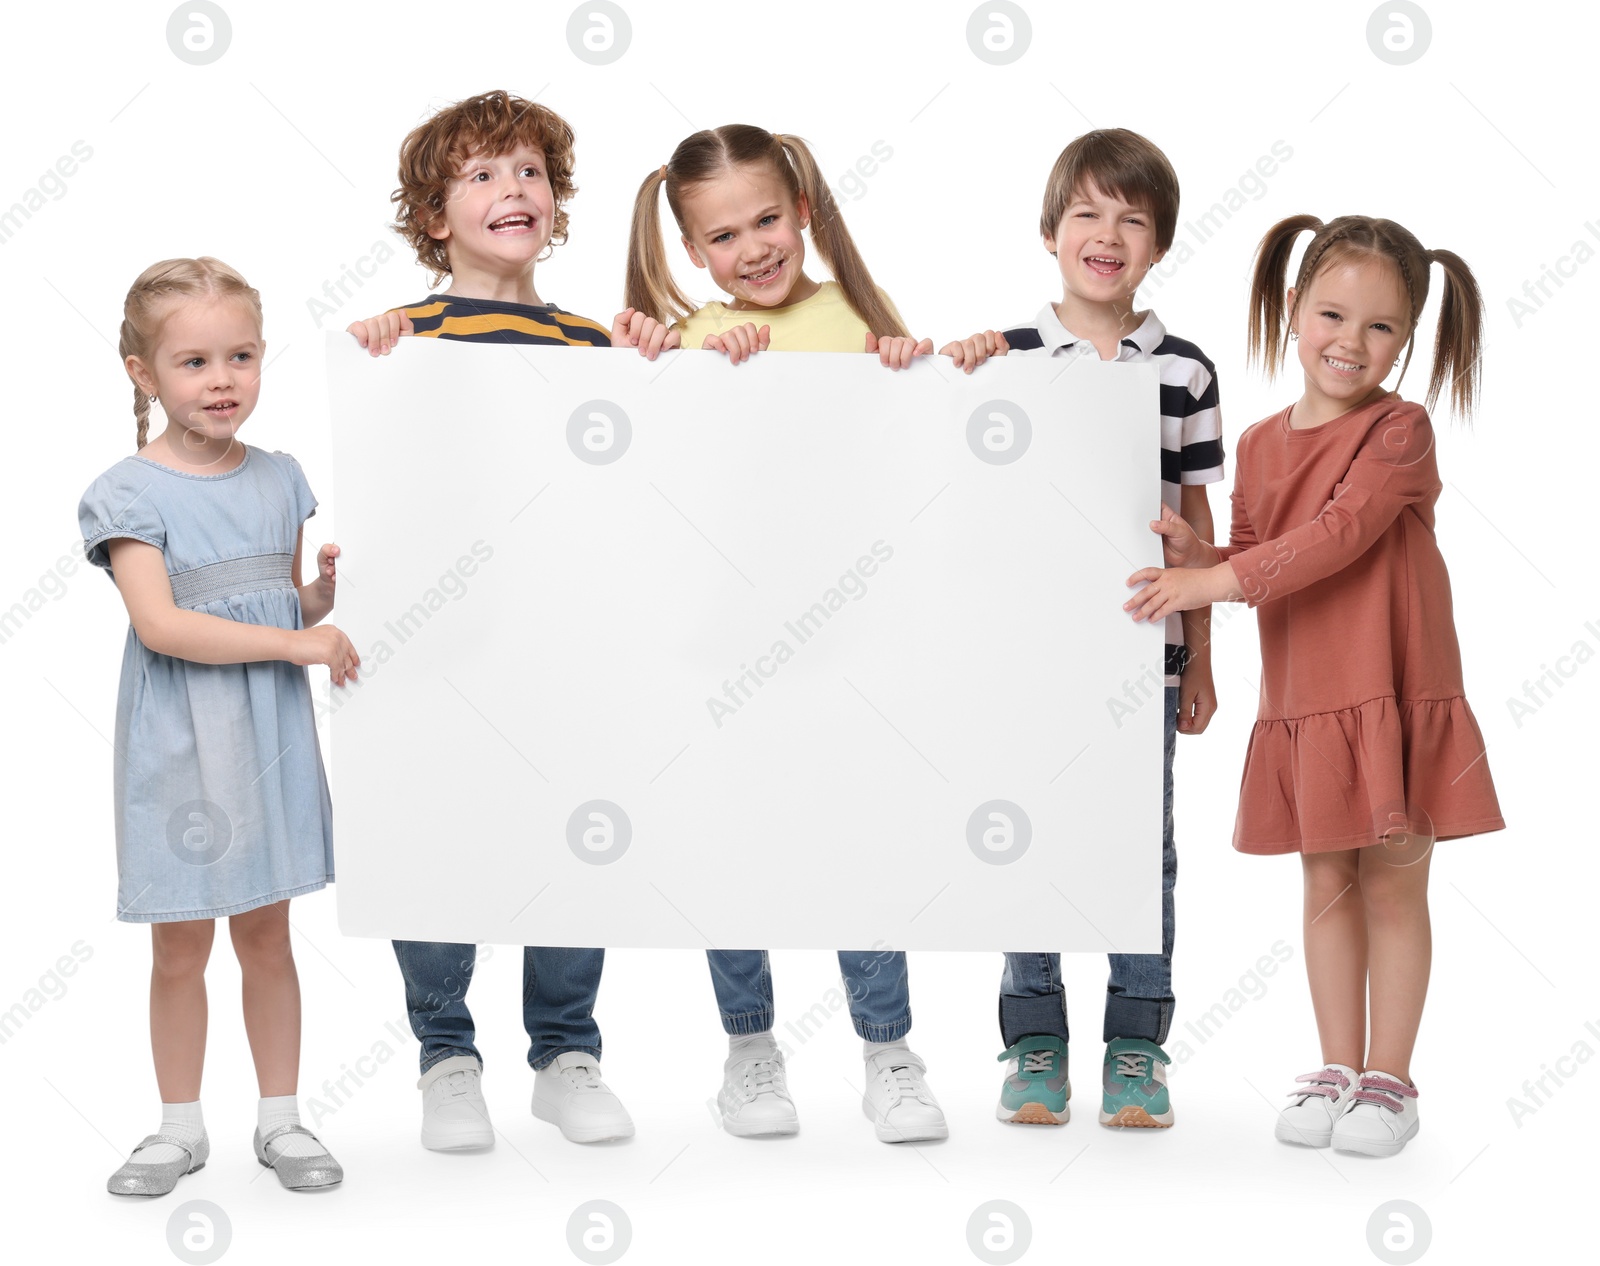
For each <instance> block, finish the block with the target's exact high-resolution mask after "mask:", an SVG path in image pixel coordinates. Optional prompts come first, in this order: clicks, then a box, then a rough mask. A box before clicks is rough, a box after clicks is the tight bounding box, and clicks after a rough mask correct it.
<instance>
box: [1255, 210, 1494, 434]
mask: <svg viewBox="0 0 1600 1266" xmlns="http://www.w3.org/2000/svg"><path fill="white" fill-rule="evenodd" d="M1308 229H1310V230H1312V231H1313V232H1314V236H1313V237H1312V239H1311V242H1310V244H1309V245H1308V246H1307V247H1306V253H1305V255H1304V256H1303V257H1302V258H1301V260H1300V271H1299V272H1298V273H1297V274H1296V275H1295V282H1294V300H1295V306H1294V307H1293V308H1289V307H1287V303H1286V300H1287V295H1286V293H1285V290H1286V287H1285V285H1284V282H1285V280H1286V279H1287V277H1288V275H1289V256H1290V254H1291V253H1292V252H1293V250H1294V240H1295V238H1296V237H1298V236H1299V235H1300V234H1301V233H1303V232H1305V231H1306V230H1308ZM1374 255H1375V256H1378V257H1379V258H1381V259H1386V260H1388V261H1389V263H1390V264H1392V265H1393V266H1394V269H1395V272H1396V274H1397V275H1398V277H1399V278H1400V282H1401V284H1402V285H1403V286H1404V287H1405V292H1406V301H1407V303H1409V304H1410V308H1411V311H1410V313H1409V317H1410V322H1411V329H1410V331H1409V338H1408V339H1407V341H1406V356H1405V363H1404V364H1403V365H1402V366H1401V368H1400V378H1401V379H1403V378H1405V376H1406V370H1407V369H1409V368H1410V367H1411V353H1412V352H1413V351H1414V350H1415V349H1416V343H1417V319H1418V318H1419V317H1420V316H1421V315H1422V309H1423V306H1424V305H1425V304H1426V303H1427V302H1428V270H1429V268H1430V266H1431V265H1433V264H1438V265H1439V267H1440V269H1441V271H1442V272H1443V274H1444V287H1443V293H1442V295H1441V296H1440V299H1439V328H1438V331H1437V334H1436V335H1435V338H1434V346H1433V367H1432V370H1431V372H1430V373H1429V375H1428V394H1427V398H1426V400H1425V401H1424V407H1425V408H1427V409H1428V410H1429V411H1430V412H1431V411H1432V409H1433V406H1434V402H1435V401H1436V400H1438V398H1439V393H1440V391H1441V390H1443V388H1444V383H1445V379H1446V378H1448V379H1449V380H1450V403H1451V405H1452V406H1453V407H1454V408H1455V411H1456V413H1457V414H1458V415H1460V416H1461V417H1463V418H1466V417H1470V416H1471V414H1472V411H1473V409H1474V408H1475V407H1476V405H1477V399H1478V391H1479V387H1480V384H1479V374H1478V361H1479V359H1480V358H1481V356H1482V347H1483V296H1482V294H1481V293H1480V292H1479V290H1478V283H1477V281H1476V279H1474V277H1473V275H1472V270H1471V269H1469V268H1468V267H1467V265H1466V261H1465V260H1463V259H1462V258H1461V256H1459V255H1457V254H1456V253H1455V252H1454V251H1445V250H1432V251H1430V250H1426V249H1424V248H1423V245H1422V243H1421V242H1419V241H1418V240H1417V239H1416V236H1415V235H1414V234H1412V233H1411V232H1410V230H1408V229H1406V228H1405V227H1404V226H1403V225H1399V224H1396V223H1395V222H1394V221H1393V220H1380V219H1375V218H1374V217H1372V216H1367V215H1341V216H1340V217H1339V218H1338V219H1336V220H1330V221H1329V222H1328V223H1327V224H1324V223H1323V222H1322V221H1321V220H1319V219H1317V217H1316V216H1314V215H1293V216H1290V217H1289V218H1288V219H1286V220H1280V221H1278V223H1276V224H1274V225H1273V226H1272V227H1271V228H1270V229H1268V230H1267V234H1266V236H1265V237H1263V238H1262V239H1261V244H1260V245H1259V246H1258V247H1257V248H1256V264H1255V272H1254V275H1253V277H1252V279H1251V290H1250V341H1249V348H1250V359H1251V360H1258V359H1259V360H1260V361H1261V362H1262V363H1263V364H1264V365H1265V367H1266V371H1267V376H1268V377H1269V378H1270V377H1272V376H1273V375H1275V374H1276V373H1277V371H1278V367H1279V365H1280V364H1282V361H1283V357H1284V354H1285V352H1286V351H1287V344H1286V334H1287V331H1288V328H1289V325H1290V323H1291V322H1292V321H1293V320H1294V315H1295V311H1296V309H1298V308H1299V306H1300V301H1301V299H1303V298H1304V297H1305V293H1306V288H1307V287H1308V286H1309V285H1310V284H1311V281H1312V279H1313V278H1315V277H1316V275H1317V273H1318V272H1320V271H1321V270H1322V269H1323V268H1327V267H1330V266H1332V265H1334V264H1337V263H1339V262H1340V261H1343V260H1354V259H1360V258H1362V257H1371V256H1374ZM1397 385H1398V383H1397Z"/></svg>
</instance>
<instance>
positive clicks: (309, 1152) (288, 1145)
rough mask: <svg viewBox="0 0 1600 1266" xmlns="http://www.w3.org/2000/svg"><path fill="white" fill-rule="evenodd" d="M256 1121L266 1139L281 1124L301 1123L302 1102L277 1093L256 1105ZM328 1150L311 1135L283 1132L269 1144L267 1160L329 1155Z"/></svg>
mask: <svg viewBox="0 0 1600 1266" xmlns="http://www.w3.org/2000/svg"><path fill="white" fill-rule="evenodd" d="M256 1124H257V1125H258V1126H259V1127H260V1128H261V1136H262V1137H263V1138H265V1137H266V1136H267V1135H268V1134H271V1133H272V1131H274V1130H275V1129H277V1128H278V1127H279V1126H280V1125H299V1124H300V1104H299V1101H298V1099H297V1098H296V1096H294V1095H274V1096H273V1097H272V1098H270V1099H263V1100H261V1102H260V1104H258V1105H257V1107H256ZM327 1152H328V1149H327V1148H325V1147H323V1146H322V1144H321V1143H319V1142H317V1140H316V1139H314V1138H312V1137H311V1136H310V1135H309V1134H294V1133H291V1134H280V1135H279V1136H278V1137H277V1138H275V1139H273V1140H272V1142H270V1143H268V1144H267V1159H268V1160H277V1159H278V1157H280V1156H325V1155H327Z"/></svg>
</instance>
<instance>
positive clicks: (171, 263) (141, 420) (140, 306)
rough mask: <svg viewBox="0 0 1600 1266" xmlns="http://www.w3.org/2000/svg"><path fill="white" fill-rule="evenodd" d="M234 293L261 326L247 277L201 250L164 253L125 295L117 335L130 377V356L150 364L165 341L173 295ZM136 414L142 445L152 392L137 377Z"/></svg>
mask: <svg viewBox="0 0 1600 1266" xmlns="http://www.w3.org/2000/svg"><path fill="white" fill-rule="evenodd" d="M222 295H233V296H236V297H238V298H241V299H243V300H244V301H245V303H247V304H248V305H249V306H250V309H251V311H252V312H254V313H255V317H256V328H257V329H258V330H259V329H260V328H261V296H260V295H259V294H257V293H256V291H255V289H254V288H253V287H252V286H251V285H250V283H249V282H247V281H246V280H245V279H244V278H243V277H241V276H240V275H239V274H238V273H236V272H235V271H234V270H233V269H231V268H229V267H228V266H227V265H226V264H224V263H223V262H222V261H221V260H220V259H213V258H212V257H211V256H209V255H202V256H200V258H199V259H164V260H162V261H161V262H160V263H159V264H151V265H150V267H148V268H146V269H145V270H144V271H143V272H142V273H140V274H139V276H138V279H137V280H136V281H135V282H134V283H133V285H132V286H131V287H129V289H128V297H127V298H126V299H124V300H123V301H122V329H121V331H120V333H119V335H118V338H117V351H118V352H119V353H120V354H121V356H122V366H123V369H124V370H127V372H128V377H129V378H130V379H132V378H133V372H132V371H131V370H128V369H127V366H128V357H130V356H137V357H138V358H139V359H140V360H142V361H144V362H145V363H146V364H149V362H150V359H151V357H152V356H153V355H154V354H155V350H156V344H157V343H159V342H160V341H161V327H162V325H163V323H164V322H165V321H166V318H167V314H168V313H169V312H171V310H172V305H173V302H174V300H175V299H176V298H177V297H179V296H183V297H186V298H202V297H205V298H210V297H217V296H222ZM133 417H134V421H135V422H136V423H137V425H138V431H137V440H138V442H137V443H136V444H135V446H134V447H135V448H136V449H140V448H143V447H144V446H145V443H146V441H147V439H148V437H149V434H150V397H149V396H147V395H146V394H145V393H144V389H143V388H142V387H140V386H139V384H138V382H137V381H135V382H134V384H133Z"/></svg>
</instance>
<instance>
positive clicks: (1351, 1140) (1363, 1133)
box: [1333, 1068, 1420, 1156]
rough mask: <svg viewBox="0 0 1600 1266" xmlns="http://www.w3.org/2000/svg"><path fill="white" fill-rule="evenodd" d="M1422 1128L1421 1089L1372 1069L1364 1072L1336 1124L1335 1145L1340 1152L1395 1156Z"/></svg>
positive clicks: (1334, 1127) (1335, 1148)
mask: <svg viewBox="0 0 1600 1266" xmlns="http://www.w3.org/2000/svg"><path fill="white" fill-rule="evenodd" d="M1418 1128H1420V1122H1419V1121H1418V1120H1417V1088H1416V1087H1415V1086H1408V1085H1406V1083H1405V1082H1403V1081H1401V1080H1400V1079H1399V1078H1398V1077H1391V1076H1389V1074H1388V1073H1383V1072H1379V1071H1378V1070H1377V1069H1375V1068H1371V1069H1368V1070H1367V1071H1366V1072H1365V1073H1364V1074H1362V1077H1361V1084H1360V1086H1359V1087H1358V1088H1357V1090H1356V1093H1355V1095H1354V1098H1353V1100H1352V1102H1351V1104H1350V1106H1349V1107H1348V1108H1346V1109H1345V1112H1344V1115H1343V1116H1341V1117H1340V1118H1339V1119H1338V1120H1337V1121H1335V1122H1334V1123H1333V1147H1334V1150H1335V1151H1338V1152H1360V1153H1362V1154H1363V1155H1366V1156H1393V1155H1394V1154H1395V1153H1396V1152H1398V1151H1399V1150H1400V1149H1401V1148H1402V1147H1404V1146H1405V1145H1406V1144H1407V1143H1409V1142H1410V1141H1411V1139H1412V1137H1413V1136H1414V1135H1415V1134H1416V1132H1417V1130H1418Z"/></svg>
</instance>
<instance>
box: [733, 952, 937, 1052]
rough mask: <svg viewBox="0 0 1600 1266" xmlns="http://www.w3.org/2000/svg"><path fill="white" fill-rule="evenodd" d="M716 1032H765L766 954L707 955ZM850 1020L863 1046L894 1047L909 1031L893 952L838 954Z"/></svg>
mask: <svg viewBox="0 0 1600 1266" xmlns="http://www.w3.org/2000/svg"><path fill="white" fill-rule="evenodd" d="M706 963H707V964H708V965H709V966H710V968H711V985H712V988H714V989H715V990H716V992H717V1010H718V1011H720V1012H721V1013H722V1027H723V1028H724V1029H725V1030H726V1031H727V1032H728V1033H730V1034H739V1033H765V1032H766V1031H767V1030H768V1029H770V1028H771V1027H772V1025H773V1020H774V1018H775V1015H774V1010H773V1005H772V964H771V961H770V960H769V959H768V957H767V951H766V950H707V951H706ZM839 972H840V974H841V975H842V976H843V977H844V989H845V995H846V997H847V998H848V999H849V1004H850V1019H851V1021H852V1022H853V1023H854V1024H855V1029H856V1033H857V1034H858V1035H859V1036H861V1037H862V1038H864V1039H866V1040H867V1041H869V1042H896V1041H899V1040H900V1039H901V1038H902V1037H904V1036H905V1035H906V1034H907V1033H908V1032H910V1030H911V982H910V979H909V977H908V976H907V974H906V956H905V955H904V954H903V953H901V952H900V951H899V950H840V951H839Z"/></svg>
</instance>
